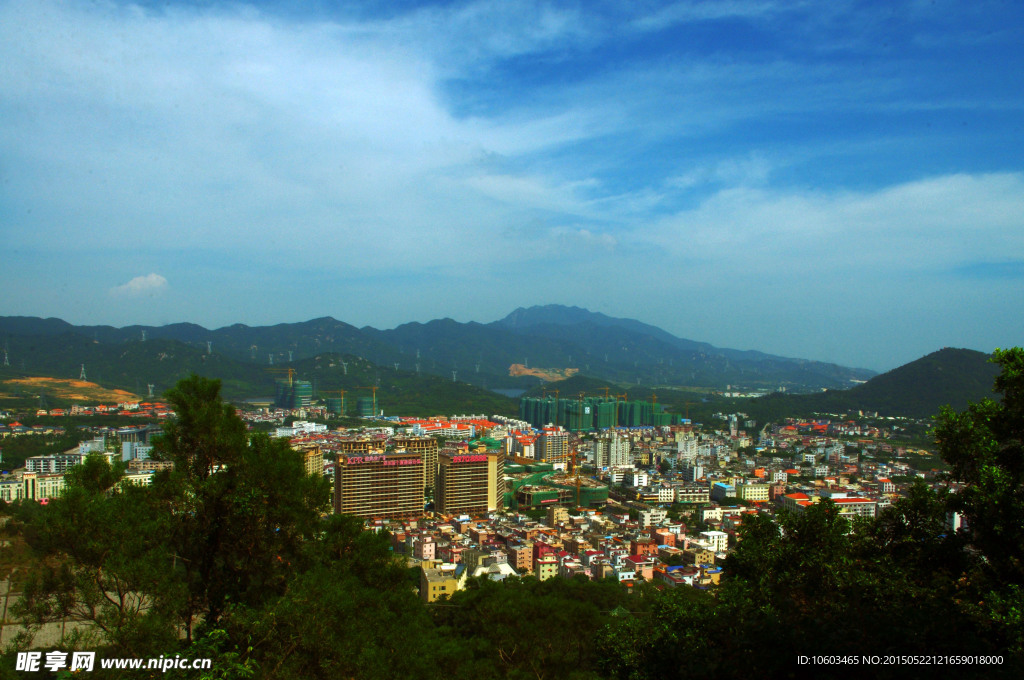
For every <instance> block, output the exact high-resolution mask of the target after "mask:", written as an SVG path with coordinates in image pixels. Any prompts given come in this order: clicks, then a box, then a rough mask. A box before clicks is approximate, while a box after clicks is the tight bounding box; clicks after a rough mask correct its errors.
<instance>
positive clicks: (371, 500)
mask: <svg viewBox="0 0 1024 680" xmlns="http://www.w3.org/2000/svg"><path fill="white" fill-rule="evenodd" d="M334 470H335V472H334V511H335V512H336V513H339V514H346V515H356V516H357V517H393V518H396V519H412V518H415V517H419V516H421V515H422V514H423V498H424V496H423V458H422V457H421V456H420V454H418V453H393V454H386V455H385V454H383V453H380V454H370V455H365V456H363V455H347V456H344V455H343V456H340V457H339V458H338V462H337V463H335V466H334Z"/></svg>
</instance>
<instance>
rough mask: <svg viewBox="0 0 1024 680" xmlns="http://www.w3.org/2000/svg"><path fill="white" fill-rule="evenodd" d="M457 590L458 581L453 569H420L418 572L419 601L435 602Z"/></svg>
mask: <svg viewBox="0 0 1024 680" xmlns="http://www.w3.org/2000/svg"><path fill="white" fill-rule="evenodd" d="M458 589H459V580H458V579H457V578H455V570H454V569H422V570H421V571H420V599H422V600H423V601H424V602H436V601H437V600H438V599H440V598H441V597H444V596H445V595H448V596H451V595H452V593H454V592H455V591H456V590H458Z"/></svg>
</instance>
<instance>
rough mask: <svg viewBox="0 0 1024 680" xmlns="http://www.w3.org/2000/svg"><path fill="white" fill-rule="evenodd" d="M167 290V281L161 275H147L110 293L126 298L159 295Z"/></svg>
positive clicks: (111, 290) (137, 277)
mask: <svg viewBox="0 0 1024 680" xmlns="http://www.w3.org/2000/svg"><path fill="white" fill-rule="evenodd" d="M165 290H167V279H165V278H164V277H162V276H160V275H159V274H146V275H145V276H136V277H135V278H134V279H132V280H131V281H129V282H128V283H125V284H123V285H120V286H115V287H114V288H111V289H110V293H111V294H112V295H117V296H124V297H141V296H143V295H148V296H153V295H157V294H159V293H162V292H164V291H165Z"/></svg>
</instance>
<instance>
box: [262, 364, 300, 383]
mask: <svg viewBox="0 0 1024 680" xmlns="http://www.w3.org/2000/svg"><path fill="white" fill-rule="evenodd" d="M263 370H264V371H267V372H268V373H287V374H288V387H291V386H292V384H293V383H294V382H295V369H294V368H265V369H263Z"/></svg>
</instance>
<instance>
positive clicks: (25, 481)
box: [0, 425, 170, 504]
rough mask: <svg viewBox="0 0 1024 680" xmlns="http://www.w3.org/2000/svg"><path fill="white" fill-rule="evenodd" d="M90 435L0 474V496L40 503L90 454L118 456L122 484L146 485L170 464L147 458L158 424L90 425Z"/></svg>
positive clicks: (61, 486) (60, 488) (56, 493)
mask: <svg viewBox="0 0 1024 680" xmlns="http://www.w3.org/2000/svg"><path fill="white" fill-rule="evenodd" d="M92 429H93V435H94V436H93V438H92V439H88V440H85V441H82V442H80V443H79V444H78V446H77V447H75V448H74V449H71V450H69V451H65V452H63V453H52V454H47V455H42V456H31V457H29V458H27V459H26V460H25V466H24V467H23V468H21V469H19V470H15V471H13V472H12V473H7V472H6V471H5V472H4V473H3V476H2V477H0V500H3V501H5V502H8V503H10V502H12V501H17V500H23V499H24V500H31V501H38V502H41V503H44V504H45V503H47V502H49V499H51V498H55V497H57V496H59V495H60V494H61V493H62V491H63V489H64V484H65V477H64V475H65V473H67V471H68V470H70V469H71V468H72V467H74V466H75V465H80V464H81V463H82V461H84V460H85V457H86V456H88V455H90V454H100V455H103V456H105V457H106V458H107V460H108V461H109V462H111V463H113V462H114V461H115V460H121V461H123V462H125V463H126V464H127V471H126V473H125V477H124V480H123V481H122V483H123V484H135V485H140V486H149V484H150V483H151V482H152V479H153V475H154V474H155V473H156V472H157V471H158V470H161V469H164V468H166V467H169V466H170V463H168V462H165V461H156V460H151V459H150V453H151V452H152V450H153V445H152V444H151V443H150V442H151V438H152V436H153V435H154V434H156V433H158V432H160V431H161V430H160V428H159V427H158V426H152V425H140V426H137V427H117V428H92Z"/></svg>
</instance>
